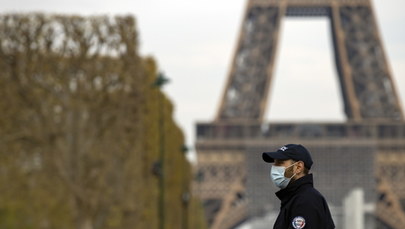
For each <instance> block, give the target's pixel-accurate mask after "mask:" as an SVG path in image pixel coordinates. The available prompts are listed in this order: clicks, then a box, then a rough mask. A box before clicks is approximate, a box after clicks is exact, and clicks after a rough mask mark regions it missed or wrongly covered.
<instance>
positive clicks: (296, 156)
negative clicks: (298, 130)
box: [262, 144, 313, 169]
mask: <svg viewBox="0 0 405 229" xmlns="http://www.w3.org/2000/svg"><path fill="white" fill-rule="evenodd" d="M262 158H263V160H264V161H265V162H268V163H273V162H274V159H279V160H288V159H292V160H294V161H302V162H304V166H305V167H306V168H307V169H311V166H312V164H313V161H312V158H311V154H310V153H309V151H308V150H307V149H306V148H305V147H304V146H302V145H296V144H288V145H285V146H283V147H281V148H280V149H278V150H277V151H276V152H264V153H263V154H262Z"/></svg>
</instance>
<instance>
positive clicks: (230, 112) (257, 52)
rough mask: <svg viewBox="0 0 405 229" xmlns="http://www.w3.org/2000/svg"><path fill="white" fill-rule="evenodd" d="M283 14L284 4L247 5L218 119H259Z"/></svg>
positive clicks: (262, 110) (271, 70)
mask: <svg viewBox="0 0 405 229" xmlns="http://www.w3.org/2000/svg"><path fill="white" fill-rule="evenodd" d="M284 14H285V6H283V5H279V6H278V5H266V4H250V5H249V6H248V7H247V12H246V15H245V19H244V21H243V25H242V30H241V33H240V38H239V42H238V46H237V49H236V53H235V56H234V60H233V63H232V68H231V71H230V76H229V77H228V82H227V85H226V88H225V91H224V94H223V99H222V104H221V106H220V109H219V112H218V114H217V120H232V119H234V120H235V119H239V120H240V119H245V120H246V119H250V120H252V119H253V120H262V118H263V114H264V110H265V106H266V98H267V94H268V88H269V83H270V80H271V76H272V72H273V68H274V60H275V56H276V55H275V53H276V47H277V43H278V37H279V32H280V22H281V18H282V17H283V16H284Z"/></svg>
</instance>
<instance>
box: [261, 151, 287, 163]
mask: <svg viewBox="0 0 405 229" xmlns="http://www.w3.org/2000/svg"><path fill="white" fill-rule="evenodd" d="M262 158H263V161H265V162H267V163H273V162H274V159H280V160H287V159H289V158H288V157H287V156H286V155H285V153H283V152H264V153H263V154H262Z"/></svg>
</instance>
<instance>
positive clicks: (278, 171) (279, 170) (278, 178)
mask: <svg viewBox="0 0 405 229" xmlns="http://www.w3.org/2000/svg"><path fill="white" fill-rule="evenodd" d="M295 163H297V162H295ZM295 163H294V164H295ZM294 164H292V165H290V166H288V167H284V166H274V165H273V166H271V170H270V176H271V180H272V181H273V183H274V184H275V185H276V186H277V187H279V188H280V189H283V188H285V187H287V185H288V184H289V183H290V181H291V178H293V177H294V176H295V175H296V174H295V173H294V175H293V176H292V177H290V178H287V177H285V176H284V173H285V170H286V169H288V168H290V167H291V166H293V165H294Z"/></svg>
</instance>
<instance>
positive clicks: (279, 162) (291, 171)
mask: <svg viewBox="0 0 405 229" xmlns="http://www.w3.org/2000/svg"><path fill="white" fill-rule="evenodd" d="M294 163H295V161H293V160H291V159H288V160H278V159H275V160H274V164H273V165H275V166H283V167H285V168H286V170H285V172H284V176H285V177H287V178H291V177H292V176H293V175H294V166H291V165H292V164H294ZM289 166H290V167H289ZM287 167H288V168H287Z"/></svg>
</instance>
